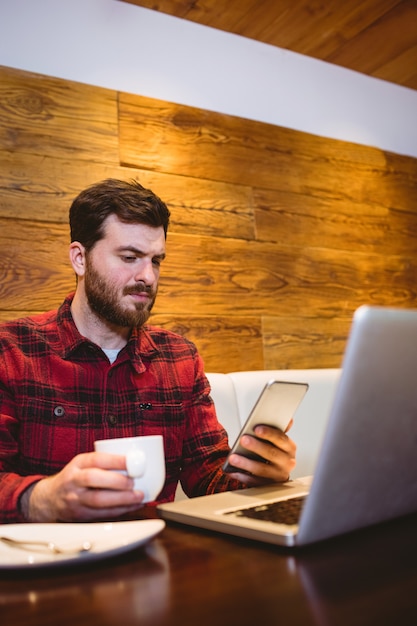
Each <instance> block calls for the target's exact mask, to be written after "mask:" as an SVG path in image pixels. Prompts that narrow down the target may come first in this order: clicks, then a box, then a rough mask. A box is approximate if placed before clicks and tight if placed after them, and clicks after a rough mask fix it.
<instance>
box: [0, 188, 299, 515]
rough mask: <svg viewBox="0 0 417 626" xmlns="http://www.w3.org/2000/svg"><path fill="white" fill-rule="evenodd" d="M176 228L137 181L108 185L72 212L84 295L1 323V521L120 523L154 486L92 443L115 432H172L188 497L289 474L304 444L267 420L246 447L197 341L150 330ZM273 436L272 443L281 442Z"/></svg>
mask: <svg viewBox="0 0 417 626" xmlns="http://www.w3.org/2000/svg"><path fill="white" fill-rule="evenodd" d="M168 223H169V211H168V209H167V207H166V205H165V204H164V203H163V202H162V201H161V200H160V199H159V198H158V197H157V196H156V195H155V194H153V193H152V192H151V191H149V190H146V189H144V188H143V187H142V186H141V185H140V184H139V183H137V182H136V181H132V182H124V181H119V180H113V179H109V180H105V181H102V182H100V183H98V184H96V185H93V186H91V187H89V188H88V189H86V190H85V191H83V192H81V193H80V194H79V196H78V197H77V198H76V199H75V200H74V202H73V203H72V205H71V208H70V227H71V244H70V248H69V256H70V261H71V265H72V267H73V269H74V272H75V274H76V280H77V284H76V290H75V293H74V294H71V295H70V296H68V297H67V298H66V300H65V301H64V303H63V304H62V305H61V307H60V308H59V309H58V311H52V312H49V313H45V314H40V315H36V316H33V317H30V318H25V319H21V320H17V321H14V322H9V323H5V324H2V325H1V326H0V521H2V522H3V523H4V522H22V521H33V522H35V521H36V522H50V521H89V520H91V521H93V520H99V519H109V518H111V519H117V518H118V517H120V516H122V515H125V514H127V513H129V512H132V511H134V510H136V509H138V508H140V505H141V502H142V499H143V494H142V493H140V492H135V491H134V490H133V480H132V479H131V478H129V477H127V476H125V475H124V474H122V473H118V472H117V471H109V470H124V469H126V467H125V458H124V457H123V456H118V455H109V454H105V453H99V452H93V449H94V446H93V444H94V441H95V440H96V439H105V438H108V437H124V436H134V435H150V434H156V433H159V434H162V435H163V437H164V447H165V457H166V474H167V478H166V482H165V486H164V488H163V490H162V492H161V494H160V496H159V497H158V502H163V501H168V500H172V499H173V498H174V495H175V489H176V486H177V483H178V481H179V480H180V481H181V484H182V487H183V489H184V491H185V493H186V494H187V495H189V496H196V495H202V494H206V493H213V492H215V491H221V490H230V489H238V488H239V487H241V486H245V485H247V486H252V485H258V484H262V483H263V482H265V481H283V480H286V479H287V477H288V475H289V473H290V471H291V470H292V469H293V467H294V465H295V445H294V443H293V442H292V441H291V440H290V439H289V438H288V436H287V435H285V434H283V433H280V432H279V431H277V430H275V429H272V428H267V427H264V426H262V427H259V430H258V431H257V435H258V436H259V439H258V438H254V437H245V438H244V440H243V441H242V443H243V445H244V446H245V447H246V448H247V449H248V450H251V451H253V452H256V453H258V454H259V455H260V456H262V457H263V458H264V459H265V460H266V461H267V463H261V462H256V461H253V460H248V459H246V458H244V457H243V456H239V455H235V456H234V457H233V458H232V459H231V460H232V462H233V465H234V466H235V467H237V468H239V469H241V470H242V472H238V473H235V474H233V475H226V474H225V473H224V472H223V471H222V469H221V467H222V464H223V462H224V460H225V458H226V456H227V454H228V452H229V447H228V443H227V435H226V433H225V431H224V429H223V428H222V427H221V426H220V424H219V423H218V421H217V418H216V414H215V409H214V406H213V402H212V400H211V398H210V395H209V393H210V390H209V384H208V381H207V379H206V377H205V375H204V372H203V365H202V361H201V358H200V356H199V354H198V353H197V351H196V348H195V346H194V345H193V344H192V343H191V342H189V341H187V340H186V339H184V338H182V337H180V336H178V335H176V334H174V333H172V332H169V331H166V330H163V329H160V328H155V327H152V326H146V325H145V323H146V321H147V320H148V317H149V314H150V312H151V309H152V307H153V304H154V302H155V298H156V294H157V289H158V280H159V273H160V267H161V263H162V262H163V260H164V259H165V240H166V234H167V229H168ZM271 444H272V445H271Z"/></svg>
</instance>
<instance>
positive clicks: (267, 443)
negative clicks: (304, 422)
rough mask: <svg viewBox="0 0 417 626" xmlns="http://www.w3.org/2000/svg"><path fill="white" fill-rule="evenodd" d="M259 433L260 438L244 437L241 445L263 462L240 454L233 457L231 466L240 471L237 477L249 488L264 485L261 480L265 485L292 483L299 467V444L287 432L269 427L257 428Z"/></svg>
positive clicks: (257, 434)
mask: <svg viewBox="0 0 417 626" xmlns="http://www.w3.org/2000/svg"><path fill="white" fill-rule="evenodd" d="M255 433H256V437H251V436H249V435H245V436H244V437H242V439H241V444H242V446H243V447H244V448H246V449H247V450H248V451H249V452H253V453H254V454H256V455H257V456H259V457H261V458H262V459H263V461H257V460H254V459H248V458H246V457H244V456H241V455H238V454H234V455H232V456H231V458H230V463H231V464H232V465H233V466H234V467H236V469H237V473H235V475H234V477H236V478H238V480H240V481H241V482H243V483H244V484H246V485H252V484H260V481H259V479H261V481H263V482H265V481H276V482H283V481H286V480H288V477H289V475H290V473H291V472H292V470H293V469H294V467H295V464H296V461H295V454H296V445H295V443H294V442H293V441H292V440H291V439H290V438H289V437H288V435H286V434H285V433H283V432H281V431H279V430H277V429H275V428H270V427H268V426H257V427H256V429H255ZM239 470H242V472H245V473H241V472H239ZM248 474H249V476H248Z"/></svg>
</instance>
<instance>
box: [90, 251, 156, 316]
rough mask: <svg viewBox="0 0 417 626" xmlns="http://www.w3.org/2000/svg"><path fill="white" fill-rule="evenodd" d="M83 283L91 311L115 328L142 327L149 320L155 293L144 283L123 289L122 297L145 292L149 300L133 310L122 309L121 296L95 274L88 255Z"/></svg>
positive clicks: (137, 304)
mask: <svg viewBox="0 0 417 626" xmlns="http://www.w3.org/2000/svg"><path fill="white" fill-rule="evenodd" d="M84 283H85V293H86V296H87V300H88V304H89V305H90V308H91V310H92V311H94V313H96V315H98V316H99V317H100V318H102V319H103V320H105V321H106V322H109V323H110V324H112V325H115V326H121V327H127V328H133V327H141V326H143V325H144V324H145V323H146V322H147V320H148V319H149V315H150V313H151V310H152V307H153V305H154V303H155V298H156V291H155V292H154V291H153V290H152V289H151V288H149V287H146V286H145V285H144V283H140V284H139V285H137V286H135V287H125V288H124V290H123V292H122V296H125V295H128V294H131V293H143V292H146V293H147V294H148V295H149V297H150V300H149V301H148V302H147V303H143V302H137V303H136V306H135V309H134V310H130V309H124V308H122V307H121V305H120V299H121V296H120V295H119V293H118V291H117V289H116V288H115V287H114V286H113V285H112V284H110V283H108V282H107V281H106V279H105V278H104V277H103V276H101V275H100V274H99V272H97V270H96V269H95V268H94V267H93V264H92V263H91V261H90V259H89V258H88V255H87V257H86V272H85V277H84Z"/></svg>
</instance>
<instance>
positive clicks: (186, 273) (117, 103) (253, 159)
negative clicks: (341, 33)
mask: <svg viewBox="0 0 417 626" xmlns="http://www.w3.org/2000/svg"><path fill="white" fill-rule="evenodd" d="M0 162H1V167H0V186H1V194H0V249H1V255H0V277H1V280H0V319H1V320H7V319H11V318H13V317H16V316H20V315H25V314H28V313H31V312H37V311H42V310H46V309H51V308H54V307H56V306H58V305H59V304H60V302H61V301H62V299H63V297H64V296H65V295H66V293H67V292H69V291H70V290H72V289H73V288H74V285H75V281H74V276H73V274H72V270H70V267H69V262H68V260H67V254H68V253H67V250H68V243H69V228H68V224H67V214H68V208H69V205H70V203H71V200H72V198H73V197H74V196H75V195H76V194H77V193H78V192H79V191H80V190H81V189H83V188H84V187H85V186H86V185H89V184H91V183H93V182H96V181H97V180H101V179H103V178H106V177H109V176H113V177H120V178H124V179H129V178H136V179H138V180H139V181H140V182H141V183H142V184H144V185H146V186H148V187H150V188H152V189H153V190H154V191H155V192H156V193H158V194H159V195H160V196H161V197H162V198H163V199H164V200H165V201H166V202H167V204H168V205H169V206H170V208H171V211H172V224H171V228H170V232H169V235H168V242H167V244H168V246H167V247H168V258H167V260H166V262H165V263H164V266H163V274H162V278H161V286H160V292H159V296H158V301H157V304H156V306H155V309H154V313H153V316H152V318H151V319H152V321H153V323H155V324H160V325H163V326H165V327H167V328H171V329H174V330H176V331H178V332H180V333H182V334H184V335H186V336H187V337H189V338H191V339H192V340H193V341H195V343H196V344H197V346H198V348H199V349H200V351H201V353H202V355H203V357H204V360H205V364H206V370H207V371H235V370H246V369H263V368H304V367H338V366H340V364H341V357H342V354H343V350H344V346H345V341H346V337H347V333H348V330H349V326H350V320H351V316H352V313H353V311H354V310H355V308H356V307H358V306H359V305H361V304H363V303H368V304H378V305H393V306H398V307H402V308H410V307H415V308H417V297H416V276H417V255H416V252H417V206H416V201H415V198H416V197H417V160H416V159H412V158H407V157H402V156H398V155H395V154H391V153H384V152H382V151H381V150H377V149H374V148H368V147H363V146H358V145H354V144H350V143H345V142H341V141H335V140H329V139H323V138H320V137H316V136H313V135H309V134H305V133H301V132H296V131H292V130H289V129H285V128H280V127H276V126H271V125H268V124H264V123H260V122H254V121H249V120H246V119H241V118H237V117H232V116H227V115H222V114H218V113H213V112H209V111H205V110H201V109H196V108H192V107H186V106H182V105H177V104H172V103H169V102H162V101H159V100H154V99H150V98H146V97H142V96H137V95H130V94H126V93H117V92H115V91H111V90H106V89H101V88H96V87H92V86H89V85H83V84H78V83H74V82H69V81H65V80H59V79H55V78H51V77H47V76H42V75H35V74H29V73H26V72H22V71H18V70H14V69H9V68H4V67H3V68H0Z"/></svg>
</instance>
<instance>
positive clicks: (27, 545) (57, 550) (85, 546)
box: [0, 536, 93, 554]
mask: <svg viewBox="0 0 417 626" xmlns="http://www.w3.org/2000/svg"><path fill="white" fill-rule="evenodd" d="M0 541H3V543H6V544H7V545H9V546H12V547H13V548H20V549H21V550H31V549H33V548H35V549H36V548H46V549H47V550H49V551H50V552H52V553H53V554H82V553H83V552H89V551H90V550H91V549H92V547H93V544H92V543H90V542H89V541H84V542H83V543H82V544H81V545H80V546H77V547H76V548H62V547H60V546H57V544H56V543H54V542H53V541H31V540H30V539H27V540H26V539H13V538H12V537H5V536H0Z"/></svg>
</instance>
